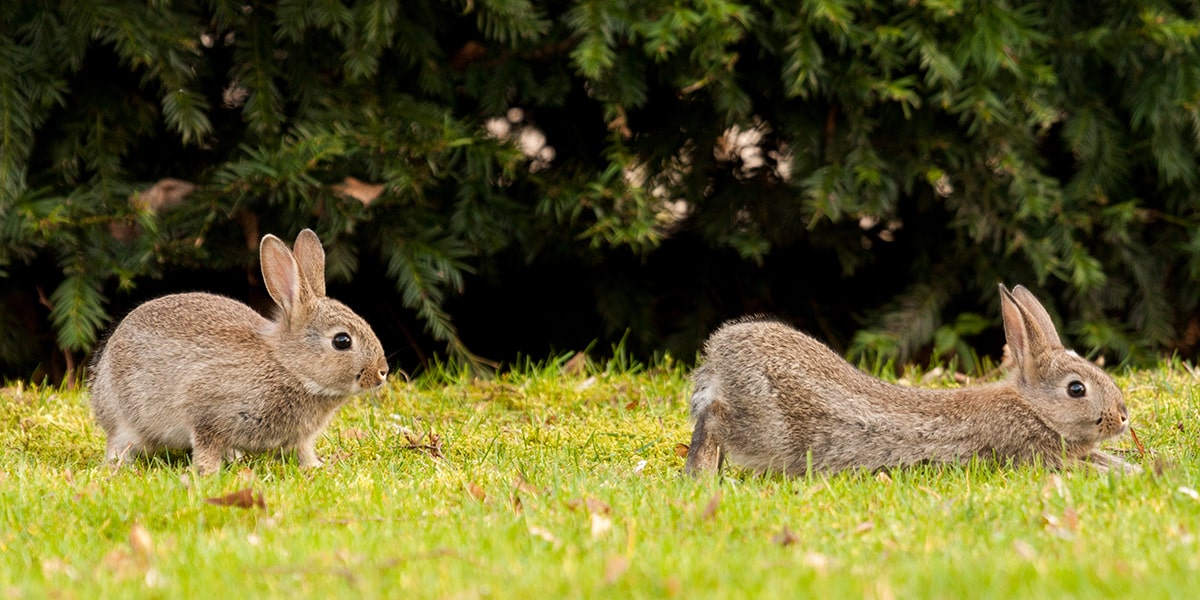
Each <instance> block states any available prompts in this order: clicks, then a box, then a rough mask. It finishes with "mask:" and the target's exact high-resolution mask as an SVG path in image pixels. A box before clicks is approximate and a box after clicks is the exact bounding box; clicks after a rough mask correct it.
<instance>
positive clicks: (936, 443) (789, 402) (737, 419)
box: [684, 286, 1138, 475]
mask: <svg viewBox="0 0 1200 600" xmlns="http://www.w3.org/2000/svg"><path fill="white" fill-rule="evenodd" d="M1000 295H1001V308H1002V312H1003V316H1004V330H1005V335H1006V337H1007V339H1008V345H1009V350H1010V352H1011V354H1012V358H1013V361H1014V368H1013V371H1012V372H1011V373H1010V375H1009V377H1008V378H1007V379H1005V380H1004V381H1001V382H999V383H993V384H989V385H979V386H971V387H965V388H960V389H951V390H930V389H919V388H911V387H905V386H900V385H895V384H891V383H886V382H884V381H881V380H879V379H876V378H874V377H871V376H869V375H867V374H865V373H863V372H862V371H860V370H858V369H856V368H854V367H853V366H852V365H850V364H849V363H847V362H846V361H845V360H843V359H842V358H841V357H840V356H838V355H837V354H835V353H834V352H833V351H832V350H830V349H829V348H828V347H826V346H824V345H823V344H821V343H820V342H817V341H816V340H814V339H813V338H811V337H809V336H807V335H805V334H803V333H801V332H799V331H797V330H795V329H793V328H791V327H789V326H787V325H784V324H782V323H777V322H767V321H756V320H739V321H732V322H729V323H726V324H725V325H723V326H721V327H720V328H719V329H718V330H717V331H716V332H714V333H713V334H712V336H711V337H709V339H708V341H707V342H706V343H705V347H704V364H703V365H702V366H700V367H699V368H698V369H697V370H696V372H695V373H694V375H693V379H694V383H695V392H694V394H693V396H692V400H691V410H692V416H693V418H694V419H695V422H696V423H695V428H694V430H693V435H692V444H691V447H690V450H689V453H688V458H687V463H686V465H685V466H684V470H685V471H686V472H687V473H690V474H692V475H698V474H700V473H716V472H719V470H720V466H721V463H722V462H723V460H724V459H726V458H728V459H729V460H731V461H732V462H734V463H737V464H739V465H742V466H744V467H749V468H751V469H754V470H756V471H760V472H761V471H781V472H784V473H787V474H790V475H796V474H803V473H805V472H806V471H807V470H808V469H809V467H810V466H811V467H812V468H813V469H815V470H824V471H838V470H842V469H848V468H854V467H861V468H866V469H877V468H880V467H891V466H902V465H910V464H915V463H921V462H954V461H960V460H964V459H969V458H971V457H980V458H983V459H988V460H996V461H1000V462H1009V461H1011V462H1012V463H1015V464H1022V463H1033V462H1041V463H1042V464H1046V465H1048V466H1052V467H1058V466H1062V465H1063V464H1064V459H1065V461H1066V462H1080V461H1083V462H1086V463H1088V464H1090V465H1093V466H1094V467H1095V468H1097V469H1099V470H1107V469H1109V468H1116V469H1119V470H1122V471H1135V470H1138V467H1137V466H1136V465H1131V464H1128V463H1125V462H1124V461H1122V460H1120V459H1118V458H1116V457H1114V456H1110V455H1107V454H1104V453H1101V452H1100V451H1099V450H1097V445H1098V443H1099V442H1100V441H1101V440H1104V439H1108V438H1111V437H1115V436H1117V435H1120V434H1121V433H1123V432H1124V431H1125V429H1126V428H1127V424H1128V413H1127V412H1126V409H1125V404H1124V402H1123V401H1122V397H1121V390H1120V389H1118V388H1117V386H1116V384H1115V383H1114V382H1113V380H1112V378H1111V377H1109V376H1108V375H1107V374H1106V373H1104V371H1102V370H1101V369H1100V368H1098V367H1097V366H1095V365H1094V364H1092V363H1090V362H1088V361H1087V360H1084V359H1083V358H1080V357H1079V356H1078V355H1076V354H1075V353H1074V352H1071V351H1069V350H1066V349H1064V348H1063V346H1062V342H1061V341H1060V340H1059V336H1058V332H1057V331H1056V330H1055V328H1054V324H1053V322H1052V321H1051V320H1050V316H1049V314H1047V313H1046V310H1045V309H1044V308H1043V307H1042V305H1041V304H1040V303H1039V302H1038V301H1037V299H1036V298H1035V297H1034V296H1033V294H1032V293H1030V292H1029V290H1027V289H1025V288H1024V287H1021V286H1017V287H1016V288H1015V289H1013V290H1012V292H1009V291H1008V290H1007V289H1006V288H1005V287H1004V286H1000ZM1072 382H1080V383H1082V384H1083V385H1084V386H1085V388H1086V392H1085V393H1084V395H1083V396H1082V397H1078V398H1076V397H1072V396H1070V395H1069V394H1068V391H1067V390H1068V386H1069V385H1070V384H1071V383H1072Z"/></svg>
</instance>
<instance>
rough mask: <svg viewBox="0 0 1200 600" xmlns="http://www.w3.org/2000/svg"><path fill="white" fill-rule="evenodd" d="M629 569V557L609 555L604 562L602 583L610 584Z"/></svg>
mask: <svg viewBox="0 0 1200 600" xmlns="http://www.w3.org/2000/svg"><path fill="white" fill-rule="evenodd" d="M628 570H629V559H628V558H625V557H624V556H620V555H617V556H610V557H609V558H608V561H606V562H605V563H604V583H605V584H606V585H612V584H614V583H616V582H617V580H618V579H620V578H621V576H622V575H624V574H625V571H628Z"/></svg>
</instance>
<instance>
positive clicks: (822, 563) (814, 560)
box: [804, 552, 829, 574]
mask: <svg viewBox="0 0 1200 600" xmlns="http://www.w3.org/2000/svg"><path fill="white" fill-rule="evenodd" d="M804 564H805V566H807V567H809V568H811V569H812V570H814V571H816V572H818V573H821V574H824V573H825V571H826V570H828V569H829V557H828V556H825V555H824V554H821V553H820V552H805V553H804Z"/></svg>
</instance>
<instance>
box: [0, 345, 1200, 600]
mask: <svg viewBox="0 0 1200 600" xmlns="http://www.w3.org/2000/svg"><path fill="white" fill-rule="evenodd" d="M564 365H565V361H564V360H556V361H550V362H547V363H545V364H541V365H525V366H523V367H520V368H518V369H517V370H516V371H510V372H505V373H502V374H501V375H499V376H497V377H495V378H492V379H475V378H472V377H469V376H466V375H458V374H454V373H447V372H444V371H439V372H434V373H426V374H425V375H423V376H421V377H418V378H417V379H416V380H415V381H413V382H411V383H406V382H404V381H403V380H395V381H393V382H392V383H391V385H389V386H388V387H387V388H386V389H385V390H384V391H383V392H381V393H379V394H377V395H375V396H373V397H362V398H358V399H355V400H354V401H352V402H351V403H350V404H349V405H347V406H346V407H345V408H344V409H343V410H342V411H341V413H340V414H339V416H338V418H336V419H335V420H334V422H333V424H332V426H331V427H330V428H329V430H328V431H327V433H326V434H325V436H324V438H323V439H322V440H321V441H320V442H319V443H318V446H317V449H318V452H320V453H321V454H322V456H323V457H324V458H325V460H326V463H327V464H326V466H325V468H323V469H321V470H316V471H303V470H300V469H299V468H298V467H297V466H296V462H295V458H294V457H290V456H289V457H284V458H283V459H280V457H278V456H258V457H253V458H249V459H245V460H242V461H238V462H235V463H233V464H231V465H227V466H226V467H225V468H224V469H223V470H222V471H221V472H220V473H219V474H217V475H214V476H212V477H209V478H198V477H195V476H194V475H193V474H192V471H191V470H190V468H189V461H188V458H187V456H186V455H174V456H167V457H161V458H156V459H151V460H144V461H140V462H137V463H136V464H135V465H134V466H133V468H130V469H124V470H120V471H117V472H113V471H111V470H110V469H109V468H108V467H106V466H103V465H102V464H101V459H102V450H103V436H102V432H101V431H100V430H99V429H98V427H97V426H96V425H95V424H94V422H93V421H92V418H91V414H90V409H89V407H88V405H87V396H86V393H77V392H70V391H62V390H57V389H47V388H33V389H31V388H28V387H20V388H19V387H16V386H10V387H8V388H5V389H4V390H3V392H2V395H3V397H2V398H0V515H2V521H0V598H41V597H46V596H53V597H64V598H96V597H131V596H155V597H212V598H230V597H233V598H236V597H263V596H270V597H287V596H305V597H331V596H356V597H368V598H369V597H437V598H443V597H456V598H460V597H467V598H470V597H484V596H492V597H539V598H541V597H546V598H552V597H562V596H571V597H622V596H642V597H664V596H666V597H669V596H687V597H695V596H723V597H731V596H734V597H754V596H780V597H785V596H786V597H820V598H828V597H872V598H892V597H897V598H904V597H971V598H1012V597H1055V598H1060V597H1096V596H1113V597H1116V596H1139V597H1141V596H1145V597H1162V596H1167V595H1179V594H1183V595H1188V594H1190V593H1191V592H1192V591H1194V590H1196V589H1200V588H1198V587H1197V584H1200V575H1198V574H1197V573H1200V544H1198V543H1197V541H1196V537H1195V536H1196V535H1197V530H1200V493H1198V492H1197V491H1196V490H1197V489H1200V478H1198V475H1200V469H1198V466H1197V455H1196V448H1197V444H1196V436H1197V425H1196V423H1197V413H1198V410H1200V406H1198V404H1200V401H1198V393H1200V392H1198V391H1200V379H1198V378H1197V377H1196V375H1195V374H1194V373H1193V372H1192V371H1190V370H1189V369H1188V368H1187V367H1186V366H1185V365H1182V364H1180V363H1177V362H1176V363H1167V364H1164V365H1162V367H1161V368H1159V369H1156V370H1147V371H1137V372H1132V373H1128V374H1126V375H1122V376H1120V377H1119V378H1118V383H1120V384H1121V385H1122V387H1123V388H1124V389H1125V390H1126V394H1127V398H1126V400H1127V404H1128V405H1129V408H1130V411H1131V413H1132V418H1133V425H1134V427H1135V428H1136V430H1137V433H1138V436H1139V438H1140V440H1141V442H1142V444H1143V445H1144V446H1145V448H1146V451H1147V454H1146V455H1145V456H1142V455H1139V454H1138V453H1137V452H1136V450H1135V449H1134V445H1133V442H1132V440H1131V439H1130V438H1129V437H1128V436H1125V437H1124V438H1122V439H1121V440H1118V441H1116V442H1114V443H1111V444H1109V445H1108V447H1109V449H1110V450H1112V451H1115V452H1120V453H1122V454H1124V455H1125V456H1127V457H1128V458H1130V460H1133V461H1135V462H1139V463H1141V464H1143V465H1144V466H1146V467H1147V469H1146V473H1144V474H1141V475H1136V476H1128V477H1119V476H1107V475H1096V474H1092V473H1086V472H1077V471H1066V472H1061V473H1059V472H1053V471H1046V470H1043V469H1038V468H1032V467H1030V468H1021V469H1017V470H1005V469H998V468H995V467H992V466H989V465H985V464H966V465H961V466H950V467H936V466H927V467H919V468H912V469H900V470H893V471H890V472H888V473H886V474H877V473H846V474H840V475H835V476H823V475H818V476H814V477H811V478H800V479H795V480H789V479H784V478H781V477H774V476H772V477H760V476H755V475H752V474H749V473H746V472H741V471H736V470H735V471H730V472H728V473H727V476H726V478H725V479H724V481H723V482H721V483H716V482H712V481H699V482H697V481H691V480H689V479H686V478H682V477H681V476H680V474H679V473H680V469H681V467H682V465H683V460H684V459H683V458H682V457H681V456H679V454H678V453H677V449H676V447H677V445H678V444H680V443H686V442H687V441H688V440H689V437H690V427H689V424H688V422H687V414H686V399H687V394H688V391H689V390H688V383H687V375H688V373H687V371H686V370H685V369H682V368H680V367H678V366H677V365H674V364H671V363H670V362H665V363H663V364H660V365H658V366H655V367H649V368H638V367H631V366H629V365H626V366H625V367H624V368H618V367H617V366H615V365H609V367H607V368H606V367H604V366H603V365H602V366H590V367H588V368H585V369H582V370H569V371H570V372H564ZM947 379H948V378H947ZM930 384H931V385H953V383H949V382H941V383H939V382H937V381H934V382H932V383H930ZM435 455H439V456H435ZM244 488H250V489H251V490H253V491H254V492H256V493H261V494H262V497H263V500H264V502H265V504H266V508H265V509H259V508H237V507H229V506H218V505H214V504H211V503H208V502H206V500H207V499H209V498H215V497H220V496H224V495H226V494H229V493H232V492H235V491H237V490H240V489H244Z"/></svg>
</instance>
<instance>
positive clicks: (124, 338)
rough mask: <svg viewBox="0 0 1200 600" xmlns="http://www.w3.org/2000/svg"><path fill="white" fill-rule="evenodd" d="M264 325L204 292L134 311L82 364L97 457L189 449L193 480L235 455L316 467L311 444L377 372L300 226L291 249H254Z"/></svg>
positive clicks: (378, 356)
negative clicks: (287, 454)
mask: <svg viewBox="0 0 1200 600" xmlns="http://www.w3.org/2000/svg"><path fill="white" fill-rule="evenodd" d="M259 255H260V257H261V260H262V273H263V281H264V283H265V284H266V287H267V292H268V293H270V294H271V298H272V299H274V300H275V303H276V304H277V305H278V310H277V314H276V316H275V318H274V319H273V320H268V319H266V318H264V317H262V316H261V315H259V314H258V313H257V312H255V311H254V310H253V309H251V308H250V307H249V306H246V305H245V304H242V303H241V302H237V301H236V300H232V299H229V298H225V297H223V296H216V295H212V294H204V293H187V294H172V295H169V296H163V297H161V298H157V299H155V300H151V301H149V302H146V303H145V304H142V305H141V306H138V307H137V308H136V309H134V310H133V312H131V313H129V315H128V316H126V317H125V319H124V320H122V321H121V323H120V324H119V325H117V327H116V329H115V330H113V332H112V335H111V336H109V338H108V341H107V343H106V344H105V346H104V349H103V350H102V352H100V353H99V354H98V356H97V358H96V359H95V361H94V362H93V364H92V368H91V377H90V386H91V392H92V410H93V411H94V412H95V414H96V420H97V421H98V422H99V423H100V426H101V427H103V428H104V431H105V433H106V434H107V435H108V443H107V446H106V448H105V451H104V455H105V458H106V459H107V460H109V461H111V462H114V463H117V464H121V463H123V462H124V461H125V459H126V457H127V456H129V455H131V454H135V453H151V452H156V451H159V450H163V449H186V448H191V449H192V464H193V465H195V467H196V470H197V471H198V472H200V473H201V474H207V473H212V472H214V471H216V470H218V469H220V468H221V461H222V460H223V459H225V458H228V457H232V456H236V455H237V454H239V453H241V452H265V451H270V450H279V449H292V448H294V449H295V450H296V451H297V454H298V458H299V462H300V466H302V467H318V466H321V460H320V459H319V458H318V457H317V453H316V450H315V448H314V445H315V443H316V439H317V436H318V435H319V434H320V433H321V431H322V430H323V429H324V428H325V426H326V425H327V424H328V423H329V420H330V419H331V418H332V417H333V414H334V412H335V411H336V410H337V408H338V407H340V406H341V405H342V404H343V403H345V402H346V400H347V399H348V398H349V397H350V396H351V395H353V394H355V393H358V392H361V391H364V390H370V389H374V388H377V387H379V386H381V385H383V383H384V381H385V379H386V377H387V372H388V366H387V360H386V359H385V357H384V355H383V348H382V346H380V344H379V340H378V339H377V338H376V337H375V333H374V332H373V331H372V330H371V327H370V326H369V325H367V323H366V322H365V321H363V320H362V318H361V317H359V316H358V315H356V314H354V312H353V311H351V310H350V309H349V308H347V307H346V306H345V305H344V304H342V303H340V302H338V301H336V300H332V299H330V298H326V297H325V250H324V249H323V248H322V247H321V242H320V240H318V239H317V234H315V233H313V232H312V230H309V229H305V230H304V231H301V232H300V235H299V236H297V237H296V244H295V248H294V252H293V250H289V249H288V247H287V244H285V243H284V242H283V241H281V240H280V239H279V238H277V237H275V236H273V235H267V236H265V237H263V239H262V243H261V245H260V246H259Z"/></svg>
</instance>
